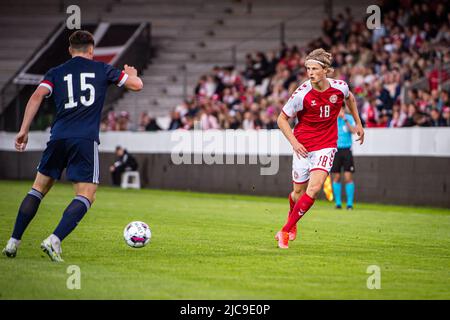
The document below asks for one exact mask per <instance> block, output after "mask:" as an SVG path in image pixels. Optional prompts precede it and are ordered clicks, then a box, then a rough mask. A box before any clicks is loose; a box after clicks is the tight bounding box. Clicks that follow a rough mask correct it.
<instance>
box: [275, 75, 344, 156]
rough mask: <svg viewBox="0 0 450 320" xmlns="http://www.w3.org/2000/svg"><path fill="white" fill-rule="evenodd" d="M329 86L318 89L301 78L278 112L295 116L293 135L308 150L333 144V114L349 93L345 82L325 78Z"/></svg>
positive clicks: (336, 113)
mask: <svg viewBox="0 0 450 320" xmlns="http://www.w3.org/2000/svg"><path fill="white" fill-rule="evenodd" d="M327 80H328V81H329V82H330V87H329V88H328V89H327V90H325V91H323V92H319V91H317V90H315V89H313V87H312V85H311V81H310V80H308V81H305V82H304V83H303V84H301V85H300V86H299V87H298V88H297V90H295V92H294V93H293V94H292V96H291V97H290V98H289V100H288V102H287V103H286V104H285V105H284V107H283V109H282V111H283V113H284V114H285V115H287V116H288V117H290V118H293V117H295V116H296V117H297V119H298V123H297V125H296V126H295V128H294V136H295V137H296V138H297V140H298V142H300V143H301V144H302V145H303V146H304V147H305V148H306V150H308V151H309V152H311V151H316V150H320V149H325V148H336V147H337V138H338V132H337V117H338V115H339V111H340V110H341V107H342V105H343V104H344V99H345V98H348V96H349V89H348V85H347V83H345V81H342V80H335V79H329V78H327Z"/></svg>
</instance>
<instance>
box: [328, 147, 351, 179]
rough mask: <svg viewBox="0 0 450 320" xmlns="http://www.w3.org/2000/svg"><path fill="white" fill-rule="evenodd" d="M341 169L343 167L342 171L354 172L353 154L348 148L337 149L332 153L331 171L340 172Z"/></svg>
mask: <svg viewBox="0 0 450 320" xmlns="http://www.w3.org/2000/svg"><path fill="white" fill-rule="evenodd" d="M342 169H344V172H351V173H353V172H355V164H354V163H353V154H352V150H351V149H350V148H342V149H338V151H337V152H336V154H335V155H334V162H333V167H332V168H331V172H332V173H341V172H342Z"/></svg>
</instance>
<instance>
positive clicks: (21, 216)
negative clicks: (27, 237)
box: [11, 188, 44, 240]
mask: <svg viewBox="0 0 450 320" xmlns="http://www.w3.org/2000/svg"><path fill="white" fill-rule="evenodd" d="M43 197H44V195H43V194H42V193H40V192H39V191H37V190H36V189H33V188H32V189H31V190H30V192H28V194H27V195H26V197H25V198H24V199H23V201H22V204H21V205H20V208H19V213H18V214H17V218H16V224H15V225H14V230H13V233H12V236H11V237H12V238H14V239H16V240H20V239H22V235H23V233H24V232H25V229H26V228H27V227H28V225H29V224H30V222H31V220H33V218H34V216H35V215H36V212H37V211H38V209H39V205H40V204H41V200H42V198H43Z"/></svg>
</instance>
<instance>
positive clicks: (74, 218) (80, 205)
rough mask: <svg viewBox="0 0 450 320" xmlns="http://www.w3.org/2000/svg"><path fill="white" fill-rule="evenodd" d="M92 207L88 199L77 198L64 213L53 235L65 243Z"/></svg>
mask: <svg viewBox="0 0 450 320" xmlns="http://www.w3.org/2000/svg"><path fill="white" fill-rule="evenodd" d="M90 207H91V203H90V202H89V200H88V199H87V198H85V197H83V196H76V197H75V198H74V199H73V200H72V202H71V203H70V204H69V206H68V207H67V208H66V210H65V211H64V214H63V216H62V218H61V221H60V222H59V224H58V226H57V227H56V229H55V231H53V234H54V235H55V236H57V237H58V238H59V239H60V240H61V241H63V240H64V238H66V237H67V236H68V235H69V234H70V233H71V232H72V231H73V229H75V228H76V226H77V225H78V223H79V222H80V221H81V219H83V217H84V215H85V214H86V212H87V211H88V210H89V208H90Z"/></svg>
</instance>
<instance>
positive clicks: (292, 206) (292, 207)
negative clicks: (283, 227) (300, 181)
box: [288, 192, 295, 218]
mask: <svg viewBox="0 0 450 320" xmlns="http://www.w3.org/2000/svg"><path fill="white" fill-rule="evenodd" d="M294 206H295V202H294V200H293V199H292V192H291V193H289V214H288V218H289V217H290V216H291V214H292V209H294Z"/></svg>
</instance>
